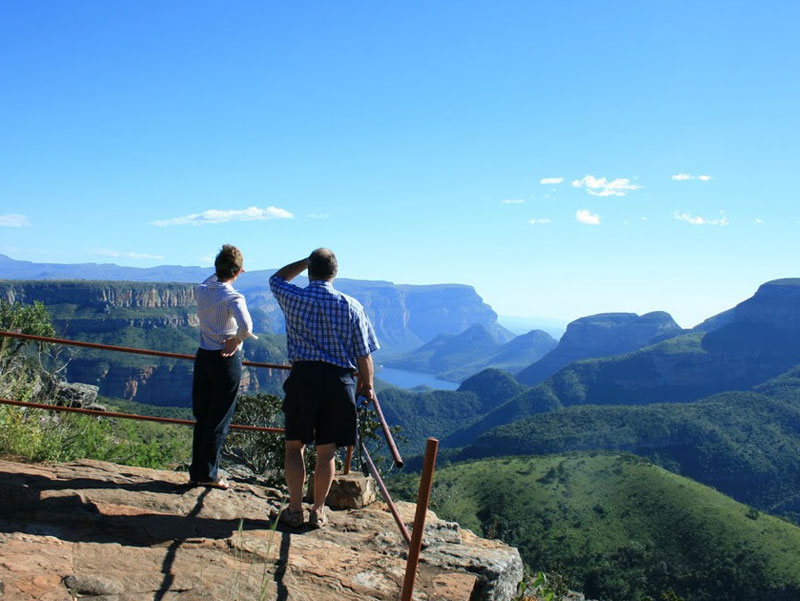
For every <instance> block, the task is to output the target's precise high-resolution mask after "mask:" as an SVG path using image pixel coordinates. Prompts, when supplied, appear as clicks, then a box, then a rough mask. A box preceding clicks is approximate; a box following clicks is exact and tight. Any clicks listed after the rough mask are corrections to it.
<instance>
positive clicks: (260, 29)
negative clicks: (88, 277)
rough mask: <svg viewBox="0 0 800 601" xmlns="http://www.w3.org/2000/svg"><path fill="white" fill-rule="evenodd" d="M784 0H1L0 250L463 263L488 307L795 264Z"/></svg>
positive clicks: (424, 272) (791, 76)
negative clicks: (115, 1) (559, 2)
mask: <svg viewBox="0 0 800 601" xmlns="http://www.w3.org/2000/svg"><path fill="white" fill-rule="evenodd" d="M798 17H800V7H798V6H797V5H795V4H794V3H788V2H787V3H783V2H776V3H769V4H767V5H759V6H753V5H749V4H737V5H731V4H730V3H729V2H726V3H722V2H709V3H704V4H703V5H696V4H694V3H671V4H670V5H669V6H643V5H641V4H640V3H634V2H615V3H611V4H606V5H603V6H599V5H595V4H593V3H588V2H586V3H574V4H571V5H569V6H551V5H546V4H540V3H531V2H501V3H495V4H493V5H491V6H487V5H485V4H483V3H476V2H465V3H459V4H458V6H457V7H454V6H453V5H450V4H446V3H440V4H434V5H429V4H421V3H410V4H408V3H406V4H403V5H374V4H370V3H365V2H355V3H352V4H348V5H347V6H346V7H342V6H341V5H331V4H328V3H316V2H312V3H309V4H307V5H304V6H303V7H299V6H292V5H286V4H282V3H264V4H256V3H241V4H236V5H232V6H231V5H226V6H222V5H212V4H195V3H187V2H176V3H170V4H168V5H162V4H157V3H149V4H145V5H142V4H129V5H108V4H106V3H102V2H97V1H86V2H80V3H73V4H70V5H57V4H39V5H26V4H7V5H4V6H3V7H0V18H2V21H3V23H4V24H5V25H6V27H5V32H4V36H3V38H2V39H0V67H1V68H0V82H2V83H1V84H0V85H2V89H3V94H2V95H0V127H2V130H3V133H4V135H3V143H2V144H0V253H3V254H6V255H9V256H11V257H12V258H14V259H17V260H30V261H34V262H56V263H82V262H99V263H102V262H112V263H117V264H120V265H130V266H137V267H151V266H156V265H164V264H169V265H209V264H210V262H211V259H212V257H213V255H214V254H215V252H216V250H217V249H218V248H219V246H220V245H221V244H222V243H224V242H230V243H234V244H237V245H238V246H239V247H240V248H241V249H242V250H243V252H244V254H245V264H246V268H247V269H250V270H255V269H272V268H278V267H280V266H281V265H283V264H285V263H288V262H290V261H292V260H295V259H297V258H299V257H300V256H303V255H305V254H307V253H308V252H309V251H310V250H311V249H313V248H315V247H318V246H328V247H331V248H333V249H334V250H335V251H336V253H337V255H338V256H339V260H340V264H341V275H342V277H347V278H354V279H379V280H390V281H393V282H395V283H400V284H433V283H449V282H453V283H462V284H469V285H472V286H474V287H475V289H476V290H477V292H478V294H480V295H481V296H482V297H483V298H484V300H485V301H486V302H487V303H489V304H490V305H491V306H492V307H493V308H494V309H495V311H496V312H497V313H499V314H500V315H502V316H516V317H527V318H539V319H541V318H543V317H547V318H554V319H556V320H561V321H570V320H573V319H576V318H578V317H582V316H584V315H589V314H595V313H601V312H611V311H613V312H620V311H626V312H627V311H629V312H636V313H639V314H642V313H646V312H649V311H654V310H664V311H667V312H669V313H670V314H671V315H672V316H673V317H674V318H675V319H676V321H678V323H680V324H681V325H682V326H684V327H690V326H693V325H695V324H696V323H698V322H700V321H702V320H703V319H705V318H707V317H710V316H712V315H714V314H717V313H719V312H721V311H723V310H725V309H728V308H730V307H732V306H734V305H735V304H737V303H739V302H741V301H743V300H745V299H746V298H748V297H750V296H751V295H752V294H753V293H754V292H755V290H756V289H757V287H758V286H759V285H760V284H762V283H764V282H766V281H768V280H772V279H777V278H782V277H792V276H797V275H800V274H798V270H797V268H796V257H797V256H798V254H799V253H798V251H799V250H800V242H799V241H798V240H800V236H798V234H799V233H800V223H799V221H800V206H799V205H798V203H797V202H795V196H796V185H795V179H796V176H795V170H796V166H797V164H798V158H800V157H799V156H798V154H800V152H798V143H797V140H799V139H800V123H799V122H798V116H797V106H800V102H798V101H800V72H798V71H800V60H798V59H799V58H800V56H798V48H797V44H796V41H795V39H796V32H795V25H794V24H795V23H796V22H797V20H798Z"/></svg>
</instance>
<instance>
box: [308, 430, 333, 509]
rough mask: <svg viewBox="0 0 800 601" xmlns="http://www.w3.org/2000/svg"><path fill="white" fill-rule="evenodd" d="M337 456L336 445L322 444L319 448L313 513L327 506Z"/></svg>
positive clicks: (315, 471) (315, 473)
mask: <svg viewBox="0 0 800 601" xmlns="http://www.w3.org/2000/svg"><path fill="white" fill-rule="evenodd" d="M334 455H336V445H335V444H334V443H331V444H321V445H319V446H318V447H317V467H316V468H315V469H314V505H312V506H311V511H317V510H319V509H320V508H322V507H323V506H324V505H325V499H326V498H327V497H328V491H330V489H331V484H333V476H334V473H335V471H336V466H335V464H334Z"/></svg>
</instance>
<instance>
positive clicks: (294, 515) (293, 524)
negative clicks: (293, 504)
mask: <svg viewBox="0 0 800 601" xmlns="http://www.w3.org/2000/svg"><path fill="white" fill-rule="evenodd" d="M278 521H279V522H280V523H281V524H284V525H285V526H288V527H289V528H301V527H302V526H303V523H305V517H304V516H303V510H302V509H298V510H297V511H292V510H291V509H289V508H288V507H287V508H285V509H284V510H283V511H281V515H280V517H279V518H278Z"/></svg>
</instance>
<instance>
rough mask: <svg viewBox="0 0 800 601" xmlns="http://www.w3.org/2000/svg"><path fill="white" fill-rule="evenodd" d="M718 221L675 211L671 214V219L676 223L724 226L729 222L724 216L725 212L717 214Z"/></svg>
mask: <svg viewBox="0 0 800 601" xmlns="http://www.w3.org/2000/svg"><path fill="white" fill-rule="evenodd" d="M719 215H720V216H719V219H707V218H705V217H700V216H699V215H690V214H689V213H682V212H680V211H675V212H674V213H673V214H672V217H673V218H674V219H676V220H677V221H685V222H686V223H691V224H692V225H720V226H726V225H728V224H729V223H730V222H729V221H728V218H727V217H726V216H725V211H720V212H719Z"/></svg>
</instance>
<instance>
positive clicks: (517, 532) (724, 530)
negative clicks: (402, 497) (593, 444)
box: [396, 453, 800, 601]
mask: <svg viewBox="0 0 800 601" xmlns="http://www.w3.org/2000/svg"><path fill="white" fill-rule="evenodd" d="M415 486H416V483H415V482H414V481H413V479H412V478H409V477H407V478H406V479H405V480H404V481H402V482H400V483H398V484H396V488H397V490H398V491H404V492H405V494H406V495H408V496H413V491H415V490H416V489H415ZM431 502H432V507H433V509H434V510H435V511H436V512H437V513H438V514H439V515H440V516H442V517H445V518H447V519H453V520H457V521H458V522H459V523H460V524H461V525H462V526H465V527H468V528H472V529H474V530H476V531H477V532H479V533H480V534H482V535H484V536H488V537H497V538H502V539H503V540H504V541H506V542H508V543H510V544H513V545H516V546H518V547H519V549H520V552H521V553H522V556H523V559H524V560H525V561H526V563H527V564H528V565H529V566H530V567H531V568H532V569H548V570H553V571H559V572H562V573H564V574H565V575H566V576H567V577H568V579H569V582H570V584H571V586H572V587H573V588H575V589H577V590H582V591H583V592H584V593H585V594H586V596H587V598H592V599H600V600H602V601H606V600H607V601H612V600H613V601H640V600H643V599H644V598H645V596H646V595H650V596H652V597H654V598H656V599H657V598H660V593H661V592H662V591H666V590H668V589H672V590H673V591H675V592H676V593H677V594H678V595H680V596H681V597H683V598H684V599H686V600H687V601H766V600H770V601H789V600H792V601H796V600H797V599H800V562H798V559H797V558H798V556H800V528H798V527H797V526H794V525H792V524H790V523H788V522H784V521H782V520H780V519H778V518H774V517H771V516H768V515H764V514H761V513H759V512H757V511H756V510H754V509H752V508H749V507H748V506H746V505H742V504H739V503H737V502H735V501H733V500H731V499H730V498H728V497H726V496H724V495H722V494H721V493H719V492H716V491H714V490H713V489H711V488H708V487H706V486H703V485H701V484H698V483H695V482H693V481H691V480H689V479H686V478H683V477H681V476H677V475H675V474H672V473H670V472H668V471H666V470H664V469H662V468H660V467H657V466H654V465H652V464H650V463H649V462H647V461H646V460H644V459H641V458H638V457H635V456H632V455H615V454H597V453H578V454H570V455H566V456H564V455H552V456H546V457H511V458H509V457H506V458H495V459H484V460H480V461H471V462H462V463H457V464H452V465H449V466H447V467H444V468H441V469H439V470H438V471H437V472H436V476H435V485H434V490H433V494H432V501H431Z"/></svg>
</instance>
